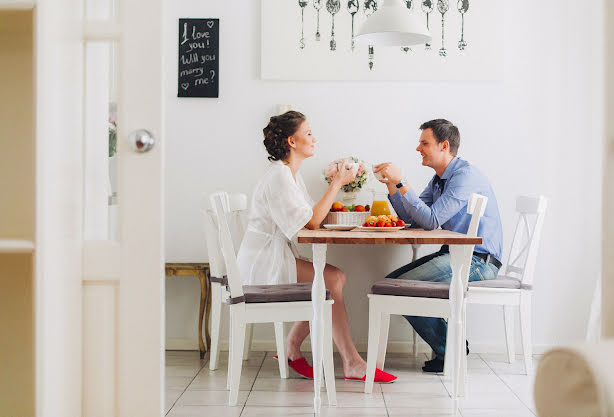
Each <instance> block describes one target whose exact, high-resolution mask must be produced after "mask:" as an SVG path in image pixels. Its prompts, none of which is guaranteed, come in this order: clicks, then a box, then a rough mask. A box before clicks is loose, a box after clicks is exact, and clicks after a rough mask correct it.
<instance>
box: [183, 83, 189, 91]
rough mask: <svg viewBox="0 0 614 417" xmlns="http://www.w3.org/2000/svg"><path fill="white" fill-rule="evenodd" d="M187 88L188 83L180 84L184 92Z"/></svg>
mask: <svg viewBox="0 0 614 417" xmlns="http://www.w3.org/2000/svg"><path fill="white" fill-rule="evenodd" d="M189 86H190V84H189V83H182V84H181V88H183V90H184V91H185V90H187V89H188V87H189Z"/></svg>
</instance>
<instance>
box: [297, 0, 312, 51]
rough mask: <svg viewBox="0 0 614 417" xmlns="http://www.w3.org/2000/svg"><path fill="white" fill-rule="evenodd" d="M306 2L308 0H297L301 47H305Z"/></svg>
mask: <svg viewBox="0 0 614 417" xmlns="http://www.w3.org/2000/svg"><path fill="white" fill-rule="evenodd" d="M307 3H309V0H298V5H299V6H301V43H300V48H301V49H305V7H307Z"/></svg>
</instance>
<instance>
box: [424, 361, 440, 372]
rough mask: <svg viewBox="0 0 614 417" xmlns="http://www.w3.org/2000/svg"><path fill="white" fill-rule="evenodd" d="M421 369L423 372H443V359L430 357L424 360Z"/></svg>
mask: <svg viewBox="0 0 614 417" xmlns="http://www.w3.org/2000/svg"><path fill="white" fill-rule="evenodd" d="M422 371H423V372H434V373H441V372H443V359H440V358H435V359H431V360H430V361H426V362H424V366H423V367H422Z"/></svg>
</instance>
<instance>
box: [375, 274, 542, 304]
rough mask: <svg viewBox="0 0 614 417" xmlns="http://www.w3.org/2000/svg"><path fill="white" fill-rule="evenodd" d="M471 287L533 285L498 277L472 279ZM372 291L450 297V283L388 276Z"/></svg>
mask: <svg viewBox="0 0 614 417" xmlns="http://www.w3.org/2000/svg"><path fill="white" fill-rule="evenodd" d="M469 287H470V288H504V289H523V290H530V289H532V286H530V285H524V284H522V283H521V282H520V280H519V279H517V278H511V277H505V276H502V277H498V278H495V279H488V280H484V281H472V282H470V283H469ZM371 293H373V294H380V295H398V296H402V297H423V298H441V299H448V298H450V284H448V283H445V282H429V281H412V280H406V279H391V278H386V279H384V280H382V281H378V282H376V283H375V284H374V285H373V287H371Z"/></svg>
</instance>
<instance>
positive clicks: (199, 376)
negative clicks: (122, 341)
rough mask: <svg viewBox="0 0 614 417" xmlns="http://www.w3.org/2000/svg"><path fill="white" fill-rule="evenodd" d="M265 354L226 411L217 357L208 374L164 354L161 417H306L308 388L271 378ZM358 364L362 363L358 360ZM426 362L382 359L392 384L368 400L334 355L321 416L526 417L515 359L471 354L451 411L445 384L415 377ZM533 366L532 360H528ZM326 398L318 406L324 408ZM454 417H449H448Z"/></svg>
mask: <svg viewBox="0 0 614 417" xmlns="http://www.w3.org/2000/svg"><path fill="white" fill-rule="evenodd" d="M273 355H274V353H271V352H252V353H251V356H250V359H249V360H248V361H245V362H244V363H243V371H242V374H241V386H240V393H239V405H238V406H236V407H228V406H227V405H226V402H227V400H228V391H226V369H227V367H226V366H227V359H226V357H225V354H224V353H222V359H221V361H220V366H219V369H218V370H216V371H209V363H208V357H207V356H206V357H205V359H204V360H202V361H201V360H200V359H199V357H198V352H178V351H168V352H167V353H166V412H167V416H168V417H204V416H216V417H269V416H290V417H304V416H310V417H311V416H313V410H312V408H311V406H312V404H313V382H312V381H307V380H304V379H300V378H299V377H298V376H297V375H296V374H294V373H292V372H291V376H290V378H289V379H285V380H284V379H280V378H279V368H278V366H277V361H276V360H275V359H274V358H273ZM363 356H364V357H366V355H363ZM424 360H426V356H425V355H420V357H419V358H418V360H414V358H413V356H411V355H407V354H388V356H387V357H386V370H387V371H389V372H392V373H394V374H396V375H397V376H398V377H399V379H398V380H397V382H395V383H393V384H389V385H376V386H375V389H374V390H373V394H371V395H368V394H364V393H363V392H362V390H363V384H362V383H359V382H349V381H345V380H344V379H343V378H342V375H343V370H342V367H341V360H340V358H339V356H338V355H337V354H335V373H336V375H337V380H336V381H335V383H336V386H337V407H327V406H325V407H323V410H322V416H323V417H331V416H339V417H345V416H348V417H350V416H352V417H361V416H365V417H366V416H369V417H388V416H390V417H393V416H394V417H396V416H399V417H400V416H403V417H414V416H416V417H418V416H420V417H427V416H428V417H440V416H453V415H456V416H460V417H478V416H488V417H529V416H534V415H535V414H536V413H535V410H534V409H535V406H534V404H533V400H532V390H533V379H534V377H533V376H532V375H531V376H526V375H524V374H523V369H524V368H523V365H522V358H521V357H520V356H519V357H518V359H517V360H516V362H515V363H513V364H509V363H507V361H506V359H505V357H504V355H478V354H471V355H470V356H469V362H468V367H469V371H468V377H467V378H468V382H467V394H466V396H465V397H464V398H462V399H460V400H459V401H458V403H457V406H455V405H454V403H453V401H452V400H451V399H450V397H449V395H448V394H449V392H450V390H451V385H452V384H451V381H450V380H449V379H448V378H446V377H444V376H442V375H430V374H424V373H422V371H421V369H420V367H421V366H422V363H423V362H424ZM533 362H534V365H536V364H537V359H536V358H535V359H534V360H533ZM326 401H327V399H326V392H325V391H324V390H323V392H322V402H323V404H326ZM455 410H456V412H455Z"/></svg>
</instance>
